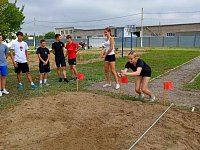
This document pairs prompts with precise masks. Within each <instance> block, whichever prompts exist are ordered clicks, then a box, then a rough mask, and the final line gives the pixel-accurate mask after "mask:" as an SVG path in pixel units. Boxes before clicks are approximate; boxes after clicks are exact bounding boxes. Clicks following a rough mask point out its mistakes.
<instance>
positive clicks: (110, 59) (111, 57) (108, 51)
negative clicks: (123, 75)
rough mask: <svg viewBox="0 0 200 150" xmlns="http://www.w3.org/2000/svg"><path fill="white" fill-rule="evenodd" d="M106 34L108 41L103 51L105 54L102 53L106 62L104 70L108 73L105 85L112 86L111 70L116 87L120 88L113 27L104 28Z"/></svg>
mask: <svg viewBox="0 0 200 150" xmlns="http://www.w3.org/2000/svg"><path fill="white" fill-rule="evenodd" d="M104 35H105V37H106V41H105V43H104V45H105V50H104V52H103V54H101V57H102V58H105V63H104V70H105V74H106V81H107V83H106V84H104V85H103V87H104V88H106V87H110V86H111V81H110V70H111V72H112V74H113V76H114V79H115V82H116V86H115V89H116V90H117V89H119V88H120V84H119V81H118V76H117V73H116V70H115V61H116V59H115V48H114V44H115V41H114V38H113V37H112V33H111V29H110V28H106V29H105V30H104Z"/></svg>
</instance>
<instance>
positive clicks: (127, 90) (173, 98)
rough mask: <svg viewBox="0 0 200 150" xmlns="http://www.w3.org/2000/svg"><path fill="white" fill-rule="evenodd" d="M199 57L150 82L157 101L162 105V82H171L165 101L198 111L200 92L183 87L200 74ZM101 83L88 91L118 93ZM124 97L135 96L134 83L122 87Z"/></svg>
mask: <svg viewBox="0 0 200 150" xmlns="http://www.w3.org/2000/svg"><path fill="white" fill-rule="evenodd" d="M199 64H200V57H197V58H196V59H194V60H192V61H190V62H189V63H187V64H185V65H183V66H181V67H179V68H177V69H175V70H173V71H171V72H169V73H168V74H166V75H164V76H161V77H159V78H157V79H156V80H153V81H152V82H150V84H149V87H150V89H151V90H152V91H153V92H154V93H155V95H156V97H157V100H158V101H159V102H160V103H162V101H163V82H168V81H172V82H173V90H172V91H166V97H167V100H169V101H170V102H173V103H175V104H176V105H177V106H187V107H193V106H195V107H196V108H199V109H200V92H199V91H185V90H184V88H183V85H184V84H186V83H188V82H190V81H191V80H192V79H193V78H194V77H195V76H196V75H197V74H198V73H199V72H200V65H199ZM104 83H105V82H102V83H96V84H93V85H92V86H91V87H89V88H88V89H89V90H101V91H109V92H113V93H119V90H115V89H114V86H115V83H113V86H112V87H110V88H103V87H102V85H103V84H104ZM122 86H123V92H124V94H125V95H136V93H135V91H134V87H135V85H134V83H129V84H125V85H122Z"/></svg>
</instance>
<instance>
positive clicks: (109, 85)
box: [103, 83, 111, 88]
mask: <svg viewBox="0 0 200 150" xmlns="http://www.w3.org/2000/svg"><path fill="white" fill-rule="evenodd" d="M106 87H111V84H108V83H106V84H104V85H103V88H106Z"/></svg>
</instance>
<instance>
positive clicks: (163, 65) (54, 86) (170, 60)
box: [0, 50, 200, 109]
mask: <svg viewBox="0 0 200 150" xmlns="http://www.w3.org/2000/svg"><path fill="white" fill-rule="evenodd" d="M81 55H83V56H84V59H87V60H89V59H91V58H92V59H93V58H95V57H96V58H97V57H99V56H98V55H97V54H87V53H83V54H81ZM199 55H200V51H181V50H179V51H172V50H170V51H166V50H162V51H159V50H152V51H148V52H147V53H144V54H143V55H142V56H141V58H142V59H144V60H145V62H147V63H148V64H149V65H150V66H151V68H152V77H156V76H158V75H160V74H163V73H164V72H166V71H168V70H169V69H172V68H174V67H176V66H178V65H180V64H182V63H184V62H187V61H189V60H190V59H192V58H194V57H197V56H199ZM126 62H127V57H124V58H117V61H116V70H117V71H119V70H120V69H123V68H124V65H125V64H126ZM103 65H104V62H103V60H102V61H101V62H95V63H89V64H84V65H83V64H81V65H77V69H78V72H80V73H84V74H85V80H84V81H80V91H83V90H84V88H85V87H86V86H89V85H91V84H92V83H95V82H101V81H103V80H105V75H104V69H103ZM31 74H32V77H33V79H34V82H35V83H36V84H38V82H39V73H38V70H33V71H31ZM67 75H68V77H69V68H67ZM22 79H23V83H24V90H23V91H18V90H17V79H16V75H15V73H14V72H13V68H9V76H8V79H7V89H8V90H9V91H10V94H9V95H7V96H3V97H1V98H0V109H5V108H8V107H10V106H12V105H16V103H18V102H20V101H22V100H24V99H29V98H37V97H38V96H47V95H55V94H59V92H66V91H76V82H71V83H68V84H67V83H64V82H62V83H59V82H58V79H57V73H56V70H52V71H51V73H50V77H49V83H50V84H51V86H49V87H46V88H42V89H36V90H31V89H30V85H29V84H28V83H27V79H26V77H25V75H23V76H22ZM132 80H133V78H132ZM198 81H199V80H198ZM198 83H199V82H198ZM111 96H112V94H111ZM119 98H120V97H119Z"/></svg>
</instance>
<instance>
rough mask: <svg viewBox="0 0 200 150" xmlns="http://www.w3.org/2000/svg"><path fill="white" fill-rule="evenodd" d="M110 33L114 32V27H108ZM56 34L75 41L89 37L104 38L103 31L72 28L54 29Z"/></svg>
mask: <svg viewBox="0 0 200 150" xmlns="http://www.w3.org/2000/svg"><path fill="white" fill-rule="evenodd" d="M110 28H111V30H112V33H114V32H115V27H110ZM55 33H56V34H61V35H62V36H63V37H65V36H67V35H68V34H70V35H72V37H73V38H75V39H88V38H91V37H104V29H75V28H74V27H64V28H55Z"/></svg>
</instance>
